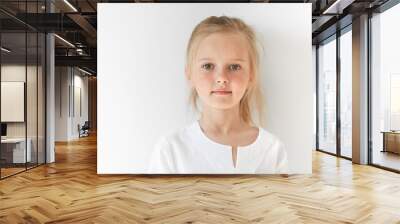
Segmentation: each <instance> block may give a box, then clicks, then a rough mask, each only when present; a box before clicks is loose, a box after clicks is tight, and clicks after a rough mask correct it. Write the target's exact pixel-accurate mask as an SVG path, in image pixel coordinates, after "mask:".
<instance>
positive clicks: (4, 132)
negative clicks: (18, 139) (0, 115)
mask: <svg viewBox="0 0 400 224" xmlns="http://www.w3.org/2000/svg"><path fill="white" fill-rule="evenodd" d="M1 136H7V124H5V123H1Z"/></svg>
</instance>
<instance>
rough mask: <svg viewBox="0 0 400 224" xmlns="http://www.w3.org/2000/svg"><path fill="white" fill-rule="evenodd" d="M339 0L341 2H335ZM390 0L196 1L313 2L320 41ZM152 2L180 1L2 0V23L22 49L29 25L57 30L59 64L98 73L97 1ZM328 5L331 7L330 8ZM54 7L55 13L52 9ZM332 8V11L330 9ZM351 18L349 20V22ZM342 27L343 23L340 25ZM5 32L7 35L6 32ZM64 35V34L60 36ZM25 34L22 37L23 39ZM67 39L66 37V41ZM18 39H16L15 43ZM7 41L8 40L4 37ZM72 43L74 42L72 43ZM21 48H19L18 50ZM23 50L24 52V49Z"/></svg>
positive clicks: (316, 35) (103, 0) (314, 24)
mask: <svg viewBox="0 0 400 224" xmlns="http://www.w3.org/2000/svg"><path fill="white" fill-rule="evenodd" d="M336 1H338V3H335V2H336ZM387 1H388V0H286V1H285V0H266V1H257V0H254V1H213V0H208V1H204V0H203V1H196V2H254V3H261V2H269V3H312V21H310V22H312V32H313V33H312V37H313V43H314V44H316V43H318V42H320V41H321V40H323V39H324V38H327V37H329V36H330V35H332V34H333V33H335V32H336V29H337V27H339V26H338V25H337V24H339V23H337V21H338V20H341V23H340V26H342V27H343V26H346V25H348V24H350V23H351V20H352V17H353V16H357V15H359V14H361V13H363V12H365V11H366V10H372V9H374V8H376V7H378V6H380V5H382V4H384V3H385V2H387ZM107 2H112V3H129V2H131V3H139V2H140V3H143V2H146V3H151V2H157V3H160V2H163V3H167V2H178V1H165V0H164V1H134V0H47V8H46V0H34V1H25V0H24V1H21V0H1V1H0V24H1V30H2V32H3V33H7V34H6V35H5V37H4V38H8V40H7V42H8V43H10V44H9V46H13V47H14V48H16V49H20V50H21V51H22V50H23V49H24V48H21V47H20V48H18V46H25V45H24V43H25V39H24V38H22V36H23V34H21V32H22V31H23V33H24V32H25V29H26V28H28V29H29V30H30V31H39V32H45V31H46V32H55V33H56V34H57V35H58V37H57V38H55V44H56V51H55V52H56V65H60V66H63V65H68V66H80V67H81V68H85V69H87V70H90V71H92V72H93V73H96V64H97V62H96V58H97V44H96V41H97V3H107ZM327 9H328V10H327ZM50 10H51V11H52V13H49V12H50ZM324 12H325V13H324ZM327 12H328V13H327ZM346 21H347V22H346ZM339 28H340V27H339ZM3 36H4V35H3ZM59 37H60V38H59ZM21 38H22V39H21ZM64 40H66V41H67V42H69V43H67V42H66V41H64ZM12 42H14V43H12ZM3 43H5V42H4V41H3ZM71 44H72V45H71ZM30 47H35V45H34V43H32V44H28V49H27V51H28V52H31V51H32V49H30ZM17 51H18V50H17ZM21 53H23V52H21Z"/></svg>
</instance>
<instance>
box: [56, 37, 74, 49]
mask: <svg viewBox="0 0 400 224" xmlns="http://www.w3.org/2000/svg"><path fill="white" fill-rule="evenodd" d="M54 36H55V37H57V38H58V39H60V40H61V41H63V42H64V43H66V44H68V45H69V46H71V47H73V48H75V45H73V44H72V43H71V42H69V41H68V40H66V39H64V38H62V37H60V36H59V35H57V34H54Z"/></svg>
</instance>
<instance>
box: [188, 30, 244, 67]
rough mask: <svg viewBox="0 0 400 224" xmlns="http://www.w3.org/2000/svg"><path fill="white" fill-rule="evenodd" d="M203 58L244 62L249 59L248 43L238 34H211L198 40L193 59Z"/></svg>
mask: <svg viewBox="0 0 400 224" xmlns="http://www.w3.org/2000/svg"><path fill="white" fill-rule="evenodd" d="M205 56H215V57H220V58H221V57H222V58H224V57H233V58H241V59H243V60H244V59H247V58H248V57H249V43H248V41H247V40H246V38H245V37H244V36H243V35H242V34H240V33H213V34H210V35H207V36H205V37H203V38H202V40H199V43H198V46H197V50H196V56H195V58H196V59H198V60H199V59H201V58H203V57H205Z"/></svg>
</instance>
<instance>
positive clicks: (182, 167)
mask: <svg viewBox="0 0 400 224" xmlns="http://www.w3.org/2000/svg"><path fill="white" fill-rule="evenodd" d="M258 133H259V134H258V136H257V139H256V140H255V141H254V142H253V143H251V144H250V145H247V146H238V147H237V157H236V167H235V166H234V164H233V160H232V146H229V145H223V144H220V143H217V142H214V141H213V140H211V139H210V138H208V137H207V136H206V135H205V134H204V133H203V131H202V130H201V128H200V125H199V122H198V121H195V122H193V124H191V125H189V126H187V127H185V128H183V129H181V130H179V131H177V132H175V133H173V134H172V135H169V136H165V137H162V138H160V139H159V141H157V143H156V145H155V148H154V152H153V154H152V158H151V162H150V166H149V169H148V173H152V174H255V173H256V174H278V173H283V174H286V173H288V162H287V154H286V151H285V149H284V147H283V144H282V142H281V141H280V140H279V139H278V138H277V137H275V136H274V135H273V134H271V133H269V132H268V131H266V130H264V129H263V128H259V132H258Z"/></svg>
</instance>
